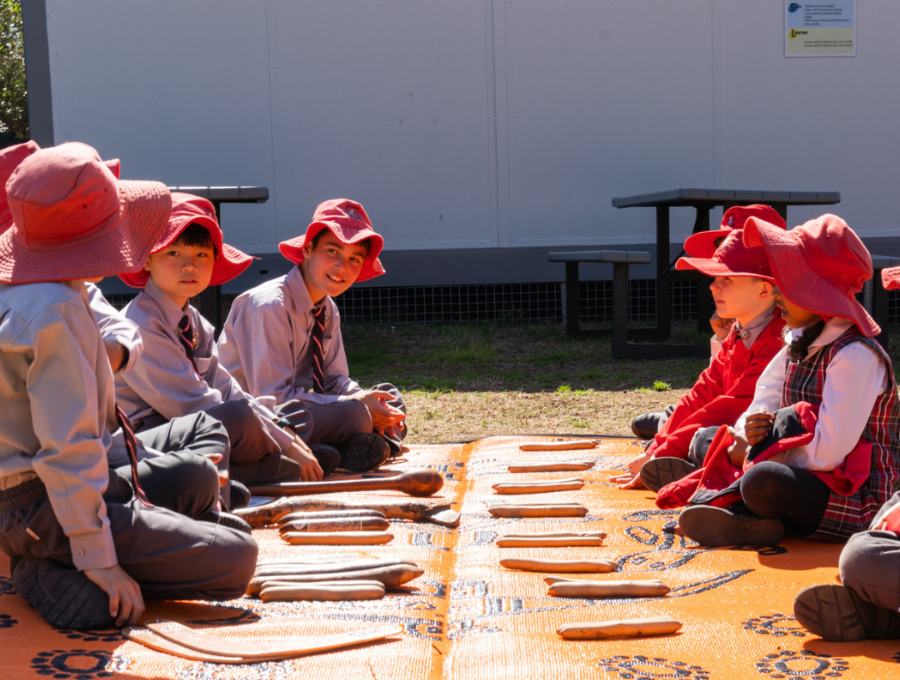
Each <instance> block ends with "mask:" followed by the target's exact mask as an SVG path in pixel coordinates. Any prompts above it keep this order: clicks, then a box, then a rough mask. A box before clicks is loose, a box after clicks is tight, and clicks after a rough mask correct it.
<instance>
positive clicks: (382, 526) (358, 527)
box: [278, 517, 391, 533]
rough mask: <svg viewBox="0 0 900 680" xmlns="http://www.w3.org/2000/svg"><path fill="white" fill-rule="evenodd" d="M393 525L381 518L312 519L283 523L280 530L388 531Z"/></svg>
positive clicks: (279, 526)
mask: <svg viewBox="0 0 900 680" xmlns="http://www.w3.org/2000/svg"><path fill="white" fill-rule="evenodd" d="M390 528H391V523H390V522H388V521H387V520H386V519H384V518H381V517H350V518H347V519H310V520H295V521H293V522H281V523H279V525H278V530H279V531H280V532H281V533H284V532H286V531H308V532H317V531H331V532H335V531H386V530H387V529H390Z"/></svg>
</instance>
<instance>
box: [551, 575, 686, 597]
mask: <svg viewBox="0 0 900 680" xmlns="http://www.w3.org/2000/svg"><path fill="white" fill-rule="evenodd" d="M669 590H670V588H669V586H667V585H666V584H665V583H663V582H662V581H660V580H658V579H647V580H645V581H560V582H559V583H554V584H553V585H551V586H550V594H551V595H557V596H559V597H662V596H663V595H668V593H669Z"/></svg>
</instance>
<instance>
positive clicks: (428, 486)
mask: <svg viewBox="0 0 900 680" xmlns="http://www.w3.org/2000/svg"><path fill="white" fill-rule="evenodd" d="M442 486H444V478H443V477H442V476H441V475H440V474H439V473H437V472H435V471H434V470H410V471H409V472H404V473H402V474H399V475H395V476H393V477H380V478H376V479H349V480H346V481H345V480H340V479H339V480H335V481H332V482H282V483H281V484H269V485H263V486H251V487H250V493H251V494H253V495H254V496H298V495H304V494H313V493H338V492H347V491H402V492H403V493H405V494H408V495H410V496H433V495H434V494H436V493H437V492H438V491H440V490H441V487H442Z"/></svg>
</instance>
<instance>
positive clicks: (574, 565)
mask: <svg viewBox="0 0 900 680" xmlns="http://www.w3.org/2000/svg"><path fill="white" fill-rule="evenodd" d="M500 566H503V567H506V568H507V569H518V570H520V571H547V572H553V573H568V574H602V573H605V572H609V571H613V570H614V569H616V568H617V567H618V566H619V563H618V562H615V561H614V560H540V559H512V558H509V559H504V560H500Z"/></svg>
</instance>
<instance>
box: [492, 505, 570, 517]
mask: <svg viewBox="0 0 900 680" xmlns="http://www.w3.org/2000/svg"><path fill="white" fill-rule="evenodd" d="M488 512H489V513H490V514H491V515H493V516H494V517H584V516H585V515H586V514H587V513H588V510H587V508H586V507H584V506H583V505H578V503H529V504H527V505H526V504H521V505H520V504H513V503H504V504H502V505H501V504H497V505H492V506H490V507H489V508H488Z"/></svg>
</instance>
